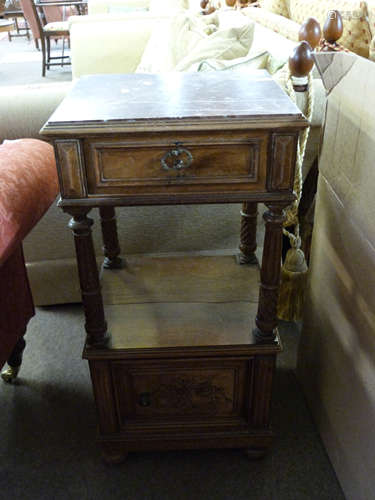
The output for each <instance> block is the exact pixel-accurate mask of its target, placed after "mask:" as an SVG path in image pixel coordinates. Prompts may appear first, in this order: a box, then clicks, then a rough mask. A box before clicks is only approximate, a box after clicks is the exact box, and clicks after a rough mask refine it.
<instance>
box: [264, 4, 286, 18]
mask: <svg viewBox="0 0 375 500" xmlns="http://www.w3.org/2000/svg"><path fill="white" fill-rule="evenodd" d="M288 3H289V0H259V5H260V6H261V7H262V8H263V9H266V10H269V11H270V12H273V13H274V14H278V15H279V16H284V17H289V8H288Z"/></svg>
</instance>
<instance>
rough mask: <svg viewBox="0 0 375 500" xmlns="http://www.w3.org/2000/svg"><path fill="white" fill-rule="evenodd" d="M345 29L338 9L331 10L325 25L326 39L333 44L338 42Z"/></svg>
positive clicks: (324, 34) (324, 33)
mask: <svg viewBox="0 0 375 500" xmlns="http://www.w3.org/2000/svg"><path fill="white" fill-rule="evenodd" d="M343 31H344V25H343V22H342V17H341V14H340V12H339V11H338V10H331V11H330V12H329V13H328V17H327V20H326V22H325V24H324V26H323V36H324V39H325V40H326V41H327V42H328V43H331V44H336V42H337V40H339V38H340V37H341V35H342V32H343Z"/></svg>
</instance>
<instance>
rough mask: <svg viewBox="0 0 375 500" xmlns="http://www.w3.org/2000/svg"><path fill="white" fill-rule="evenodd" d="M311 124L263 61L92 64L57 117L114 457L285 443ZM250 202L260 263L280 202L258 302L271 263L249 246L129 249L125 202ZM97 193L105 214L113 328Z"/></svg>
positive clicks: (63, 202) (96, 376)
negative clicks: (281, 367) (284, 250)
mask: <svg viewBox="0 0 375 500" xmlns="http://www.w3.org/2000/svg"><path fill="white" fill-rule="evenodd" d="M307 125H308V123H307V121H306V120H305V118H304V117H303V116H302V114H301V113H300V111H299V110H298V108H297V107H296V106H295V105H294V104H293V103H292V101H291V100H290V99H289V98H288V97H287V95H286V94H285V93H284V92H283V91H282V89H281V88H280V87H279V86H278V85H277V84H276V83H275V82H274V81H273V80H272V79H271V78H270V76H269V75H268V73H267V72H265V71H258V72H256V73H253V74H248V75H245V74H244V73H241V74H236V73H231V72H214V73H205V74H199V73H194V74H189V73H185V74H184V73H176V74H160V75H146V74H133V75H95V76H88V77H84V78H82V79H81V80H79V81H78V82H77V83H76V85H75V86H74V88H73V89H72V91H71V92H70V94H69V95H68V96H67V97H66V98H65V99H64V101H63V102H62V103H61V105H60V106H59V107H58V109H57V110H56V111H55V113H54V114H53V115H52V117H51V118H50V119H49V121H48V122H47V124H46V125H45V126H44V128H43V130H42V133H43V135H45V136H47V137H48V138H49V139H51V140H52V141H53V142H54V146H55V151H56V160H57V168H58V172H59V179H60V188H61V199H60V201H59V205H60V206H61V207H62V209H63V210H64V211H66V212H68V213H69V214H71V215H72V219H71V221H70V224H69V227H70V228H71V229H72V230H73V233H74V238H75V244H76V252H77V262H78V269H79V276H80V284H81V290H82V300H83V305H84V311H85V317H86V324H85V327H86V332H87V340H86V345H85V348H84V352H83V356H84V358H86V359H88V361H89V365H90V371H91V378H92V383H93V390H94V395H95V400H96V406H97V411H98V417H99V441H100V442H101V444H102V448H103V451H104V455H105V458H106V459H107V460H108V461H111V462H117V461H121V460H122V459H123V458H124V457H125V456H126V453H127V452H128V451H132V450H153V449H176V448H181V449H182V448H205V447H213V448H215V447H216V448H220V447H221V448H223V447H224V448H225V447H227V448H229V447H238V448H245V449H247V450H248V452H249V454H250V455H259V454H262V453H264V451H265V450H266V449H267V447H268V446H269V445H270V443H271V438H272V432H271V430H270V428H269V408H270V400H271V388H272V378H273V372H274V366H275V359H276V354H277V353H278V352H279V351H280V349H281V347H280V343H279V339H278V335H277V319H276V305H277V294H278V285H279V279H280V261H281V246H282V222H283V210H284V208H285V207H286V206H287V205H289V204H290V203H291V201H292V200H293V198H294V197H293V193H292V187H293V180H294V167H295V159H296V148H297V140H298V136H299V132H300V131H301V130H302V129H303V128H305V127H306V126H307ZM238 202H242V203H243V211H242V230H241V246H240V248H241V261H242V262H245V263H246V262H254V251H255V248H256V241H255V229H256V208H257V203H258V202H264V203H265V204H266V205H267V207H268V211H267V212H266V213H265V216H264V218H265V222H266V233H265V241H264V251H263V258H262V266H261V272H260V281H261V283H260V290H259V303H258V304H256V299H257V295H258V276H257V272H258V268H257V266H249V265H247V266H239V265H238V264H237V263H236V261H235V258H234V257H233V258H232V257H223V258H220V257H212V258H211V257H196V258H194V257H189V256H187V257H180V258H177V257H175V258H154V259H152V258H145V259H141V258H139V259H130V260H127V261H125V260H121V258H120V256H119V254H120V248H119V245H118V239H117V233H116V222H115V214H114V207H115V206H132V205H156V204H159V205H173V204H181V203H184V204H197V203H238ZM93 207H99V208H100V212H101V220H102V231H103V240H104V249H105V262H104V266H103V270H102V282H103V284H102V286H103V295H104V297H105V298H106V301H107V302H109V303H110V304H111V305H109V306H106V317H107V319H108V331H107V322H106V319H105V313H104V306H103V300H102V293H101V287H100V283H99V275H98V270H97V265H96V259H95V254H94V248H93V243H92V238H91V225H92V220H91V219H89V218H88V217H87V214H88V212H89V211H90V210H91V209H92V208H93ZM155 230H157V228H155ZM121 267H122V269H121ZM254 294H255V295H254Z"/></svg>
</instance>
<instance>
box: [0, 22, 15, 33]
mask: <svg viewBox="0 0 375 500" xmlns="http://www.w3.org/2000/svg"><path fill="white" fill-rule="evenodd" d="M15 27H16V25H15V24H14V21H13V20H11V19H9V20H8V19H0V33H1V32H3V31H13V30H14V29H15Z"/></svg>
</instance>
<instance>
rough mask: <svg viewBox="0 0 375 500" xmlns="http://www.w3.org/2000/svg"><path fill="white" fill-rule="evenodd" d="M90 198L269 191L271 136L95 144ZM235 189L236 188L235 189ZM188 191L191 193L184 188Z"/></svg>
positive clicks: (91, 150) (234, 135)
mask: <svg viewBox="0 0 375 500" xmlns="http://www.w3.org/2000/svg"><path fill="white" fill-rule="evenodd" d="M87 149H88V155H89V158H90V165H91V167H92V168H91V169H90V172H89V173H88V189H89V194H94V195H95V194H122V193H123V194H127V193H129V194H133V193H140V192H142V193H147V192H149V193H154V192H155V193H157V192H165V191H166V190H168V189H169V190H172V191H177V192H178V190H179V187H180V188H182V187H183V186H182V185H184V186H186V185H188V186H189V190H190V191H193V192H194V191H200V190H201V189H202V188H201V186H202V185H204V186H205V188H206V189H207V190H208V191H216V190H218V189H219V190H220V187H219V186H220V185H221V186H222V185H225V186H227V187H228V186H229V189H236V188H238V184H244V185H245V186H246V189H257V188H258V189H259V186H260V185H262V186H264V185H265V182H266V180H265V177H266V172H265V170H266V168H265V165H266V154H267V153H266V149H267V134H265V133H264V132H259V134H254V132H252V133H249V134H244V133H232V134H227V133H223V132H221V136H220V137H217V136H215V135H214V136H208V135H207V134H206V135H204V136H197V137H194V135H190V136H188V137H185V136H181V135H175V136H173V137H171V135H169V136H168V137H166V136H163V137H158V136H157V135H156V136H153V137H151V138H150V137H138V138H135V139H134V138H133V139H131V138H129V139H127V138H124V139H123V140H121V139H119V138H117V139H108V140H105V141H103V140H97V141H96V140H91V141H90V143H89V145H87ZM231 186H232V187H231ZM185 189H186V187H185Z"/></svg>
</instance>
